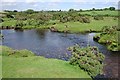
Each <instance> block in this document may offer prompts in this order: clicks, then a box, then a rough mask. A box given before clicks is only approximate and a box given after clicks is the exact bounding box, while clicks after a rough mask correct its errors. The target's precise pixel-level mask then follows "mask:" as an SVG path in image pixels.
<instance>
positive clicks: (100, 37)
mask: <svg viewBox="0 0 120 80" xmlns="http://www.w3.org/2000/svg"><path fill="white" fill-rule="evenodd" d="M119 35H120V31H116V32H115V33H114V34H103V33H98V34H96V36H94V39H95V40H96V41H97V42H98V43H101V44H105V45H106V46H107V48H108V50H111V51H120V43H119V38H120V37H119Z"/></svg>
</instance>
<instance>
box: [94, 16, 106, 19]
mask: <svg viewBox="0 0 120 80" xmlns="http://www.w3.org/2000/svg"><path fill="white" fill-rule="evenodd" d="M94 19H95V20H103V19H104V18H103V16H95V17H94Z"/></svg>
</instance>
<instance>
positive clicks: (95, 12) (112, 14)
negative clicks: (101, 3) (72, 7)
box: [79, 10, 118, 16]
mask: <svg viewBox="0 0 120 80" xmlns="http://www.w3.org/2000/svg"><path fill="white" fill-rule="evenodd" d="M79 13H80V14H88V15H92V16H96V15H103V16H104V15H109V16H118V11H110V10H106V11H85V12H79Z"/></svg>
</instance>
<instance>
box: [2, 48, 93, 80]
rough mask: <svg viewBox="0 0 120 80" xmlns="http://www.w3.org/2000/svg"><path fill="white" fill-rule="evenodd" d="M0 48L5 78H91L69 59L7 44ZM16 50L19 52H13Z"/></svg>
mask: <svg viewBox="0 0 120 80" xmlns="http://www.w3.org/2000/svg"><path fill="white" fill-rule="evenodd" d="M0 49H2V55H0V57H1V56H2V70H3V71H2V77H3V78H89V79H90V78H91V77H90V76H89V75H88V74H87V72H85V71H83V70H82V69H80V68H79V67H78V66H72V65H70V64H69V61H63V60H58V59H48V58H44V57H41V56H34V55H33V54H34V53H32V52H30V51H28V50H22V52H21V51H19V50H13V49H12V48H9V47H6V46H0ZM15 51H18V52H19V53H18V52H16V53H15V54H12V53H13V52H15ZM23 52H24V54H23ZM25 54H26V55H27V56H24V55H25ZM8 55H9V56H8ZM23 56H24V57H23Z"/></svg>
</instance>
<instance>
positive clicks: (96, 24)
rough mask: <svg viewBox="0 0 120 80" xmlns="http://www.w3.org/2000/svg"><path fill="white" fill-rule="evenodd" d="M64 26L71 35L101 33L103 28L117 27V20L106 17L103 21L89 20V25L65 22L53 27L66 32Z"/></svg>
mask: <svg viewBox="0 0 120 80" xmlns="http://www.w3.org/2000/svg"><path fill="white" fill-rule="evenodd" d="M65 25H67V26H68V27H67V30H69V31H70V32H72V33H75V32H85V31H90V30H91V31H96V32H97V31H101V29H102V28H103V27H104V26H117V25H118V20H114V19H113V18H112V17H106V18H104V20H93V19H92V18H91V22H90V23H80V22H67V23H58V24H56V25H53V26H55V28H57V29H58V31H64V30H66V28H65Z"/></svg>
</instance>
